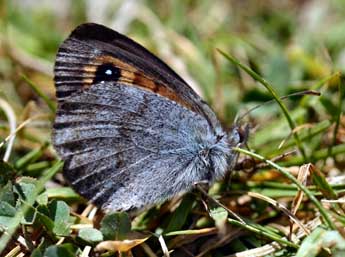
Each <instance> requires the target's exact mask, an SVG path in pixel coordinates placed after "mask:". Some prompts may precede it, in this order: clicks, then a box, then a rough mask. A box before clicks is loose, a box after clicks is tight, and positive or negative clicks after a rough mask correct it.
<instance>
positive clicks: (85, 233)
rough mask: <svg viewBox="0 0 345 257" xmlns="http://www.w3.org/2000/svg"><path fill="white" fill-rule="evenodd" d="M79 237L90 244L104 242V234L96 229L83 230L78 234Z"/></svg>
mask: <svg viewBox="0 0 345 257" xmlns="http://www.w3.org/2000/svg"><path fill="white" fill-rule="evenodd" d="M78 237H79V238H80V239H82V240H83V241H85V242H87V243H89V244H95V243H97V242H100V241H103V235H102V232H101V231H99V230H98V229H95V228H82V229H80V230H79V232H78Z"/></svg>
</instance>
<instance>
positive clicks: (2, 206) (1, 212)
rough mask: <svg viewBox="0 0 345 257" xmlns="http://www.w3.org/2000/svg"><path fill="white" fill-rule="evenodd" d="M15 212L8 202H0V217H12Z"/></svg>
mask: <svg viewBox="0 0 345 257" xmlns="http://www.w3.org/2000/svg"><path fill="white" fill-rule="evenodd" d="M16 212H17V210H16V208H14V207H13V206H12V205H10V204H9V203H8V202H5V201H0V216H7V217H14V216H15V215H16Z"/></svg>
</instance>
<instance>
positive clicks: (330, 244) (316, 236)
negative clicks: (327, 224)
mask: <svg viewBox="0 0 345 257" xmlns="http://www.w3.org/2000/svg"><path fill="white" fill-rule="evenodd" d="M322 248H331V249H332V253H333V254H335V253H337V254H339V255H333V254H332V256H344V255H343V254H345V239H344V238H343V237H342V236H341V235H340V234H339V232H338V231H335V230H332V231H327V230H324V229H322V228H316V229H315V230H314V231H313V232H312V233H311V234H310V235H309V236H308V237H306V238H305V239H304V240H303V242H302V245H301V247H300V248H299V250H298V252H297V254H296V257H316V256H318V254H319V253H320V252H321V250H322Z"/></svg>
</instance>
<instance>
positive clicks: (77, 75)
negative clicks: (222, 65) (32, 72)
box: [55, 23, 219, 130]
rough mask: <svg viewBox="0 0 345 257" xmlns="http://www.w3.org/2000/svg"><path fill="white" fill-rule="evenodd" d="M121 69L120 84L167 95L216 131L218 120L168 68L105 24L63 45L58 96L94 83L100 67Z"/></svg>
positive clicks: (89, 26)
mask: <svg viewBox="0 0 345 257" xmlns="http://www.w3.org/2000/svg"><path fill="white" fill-rule="evenodd" d="M105 63H107V64H110V65H113V66H114V67H117V68H119V69H120V70H121V82H122V83H126V84H128V85H130V86H133V85H135V86H137V87H140V88H143V89H145V90H149V91H151V92H154V93H158V94H160V95H163V96H165V97H166V98H168V99H170V100H172V101H175V102H178V103H179V104H181V105H183V106H185V107H186V108H188V109H190V110H192V111H193V112H196V113H199V114H200V115H202V116H204V117H205V118H206V119H207V121H208V123H209V126H210V127H211V128H212V129H213V130H215V128H216V127H217V126H219V122H218V120H217V117H216V116H215V114H214V113H213V111H212V110H211V109H210V108H209V106H208V105H207V104H206V103H205V102H204V101H203V100H202V99H201V98H200V97H199V96H198V95H197V94H196V93H195V92H194V90H193V89H192V88H191V87H189V86H188V85H187V83H186V82H185V81H184V80H183V79H182V78H181V77H179V76H178V75H177V74H176V73H175V72H174V71H173V70H172V69H171V68H169V66H167V65H166V64H165V63H164V62H162V61H161V60H160V59H159V58H157V57H156V56H155V55H153V54H152V53H150V52H149V51H148V50H146V49H145V48H144V47H142V46H141V45H140V44H138V43H136V42H134V41H133V40H131V39H129V38H128V37H126V36H124V35H122V34H120V33H118V32H116V31H114V30H111V29H109V28H107V27H105V26H103V25H99V24H94V23H85V24H82V25H80V26H78V27H77V28H76V29H75V30H74V31H73V32H72V33H71V35H70V36H69V37H68V39H67V40H65V42H64V43H63V44H62V45H61V46H60V49H59V51H58V54H57V57H56V64H55V84H56V87H57V97H58V99H60V100H63V98H64V97H66V96H69V95H70V94H72V93H73V92H75V91H76V90H78V89H80V88H85V87H88V86H90V85H91V84H92V83H93V82H94V78H95V72H96V70H97V68H98V67H99V66H100V65H103V64H105Z"/></svg>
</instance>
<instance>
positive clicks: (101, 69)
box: [93, 63, 121, 83]
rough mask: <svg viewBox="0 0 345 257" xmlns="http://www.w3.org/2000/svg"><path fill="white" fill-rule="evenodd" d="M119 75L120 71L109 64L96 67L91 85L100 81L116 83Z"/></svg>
mask: <svg viewBox="0 0 345 257" xmlns="http://www.w3.org/2000/svg"><path fill="white" fill-rule="evenodd" d="M120 75H121V72H120V69H118V68H117V67H115V66H114V65H112V64H110V63H106V64H102V65H100V66H98V68H97V71H96V75H95V78H94V80H93V83H98V82H102V81H117V80H118V79H119V77H120Z"/></svg>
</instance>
